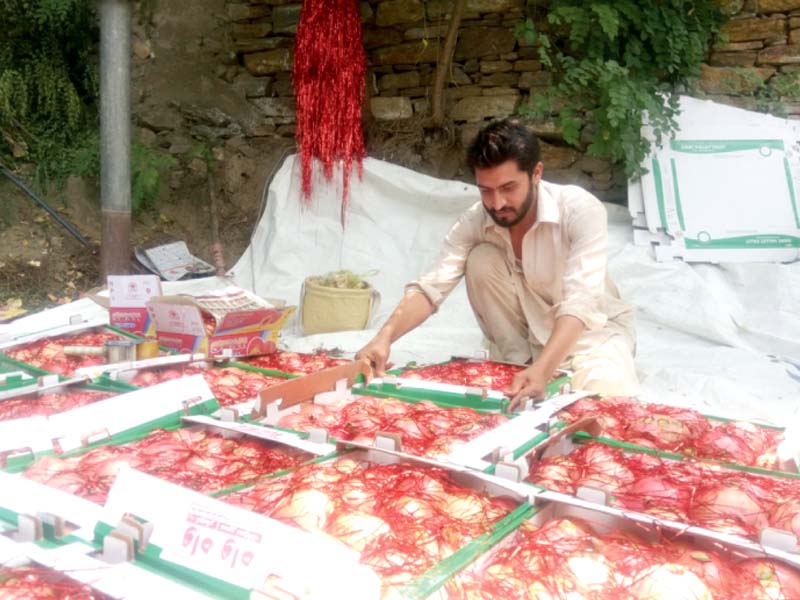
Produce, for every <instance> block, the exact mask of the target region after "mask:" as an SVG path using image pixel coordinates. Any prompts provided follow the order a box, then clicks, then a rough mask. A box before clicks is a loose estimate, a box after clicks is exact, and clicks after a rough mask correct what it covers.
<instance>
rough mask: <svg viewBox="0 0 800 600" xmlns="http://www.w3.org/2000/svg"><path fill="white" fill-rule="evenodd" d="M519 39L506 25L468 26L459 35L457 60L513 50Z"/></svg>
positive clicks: (456, 52)
mask: <svg viewBox="0 0 800 600" xmlns="http://www.w3.org/2000/svg"><path fill="white" fill-rule="evenodd" d="M516 43H517V40H516V38H515V37H514V32H513V31H512V30H511V29H506V28H505V27H467V28H465V29H462V30H461V32H460V33H459V35H458V43H457V45H456V51H455V55H454V56H455V60H459V61H460V60H464V59H467V58H481V57H483V56H494V55H500V54H505V53H507V52H511V51H512V50H513V49H514V46H515V45H516Z"/></svg>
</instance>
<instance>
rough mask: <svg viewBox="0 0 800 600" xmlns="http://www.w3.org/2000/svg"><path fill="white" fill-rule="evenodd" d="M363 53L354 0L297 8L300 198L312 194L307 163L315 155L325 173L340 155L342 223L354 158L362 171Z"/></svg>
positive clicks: (313, 1)
mask: <svg viewBox="0 0 800 600" xmlns="http://www.w3.org/2000/svg"><path fill="white" fill-rule="evenodd" d="M365 74H366V58H365V55H364V44H363V42H362V38H361V17H360V16H359V11H358V2H357V1H356V0H306V1H305V2H303V9H302V12H301V13H300V23H299V25H298V27H297V38H296V42H295V55H294V73H293V77H294V95H295V102H296V114H297V133H296V138H297V143H298V145H299V146H300V160H301V162H302V173H303V184H302V190H303V200H304V201H305V202H308V201H309V200H310V198H311V165H312V161H313V159H315V158H316V159H318V160H319V161H320V162H321V163H322V166H323V171H324V174H325V178H326V179H327V180H328V181H330V180H331V178H332V177H333V166H334V162H335V161H338V160H341V161H342V163H343V164H342V175H343V185H344V187H343V194H342V223H343V224H344V211H345V207H346V205H347V192H348V183H349V178H350V171H351V170H352V168H353V161H356V164H357V165H358V171H359V177H360V176H361V174H362V169H361V159H362V158H363V157H364V156H366V151H365V149H364V136H363V134H362V131H361V105H362V102H363V98H364V81H365Z"/></svg>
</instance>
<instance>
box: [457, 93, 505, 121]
mask: <svg viewBox="0 0 800 600" xmlns="http://www.w3.org/2000/svg"><path fill="white" fill-rule="evenodd" d="M518 101H519V97H518V96H512V95H508V96H475V97H468V98H462V99H461V100H459V101H458V102H457V103H456V105H455V106H454V107H453V110H452V112H451V117H452V118H453V120H454V121H473V122H474V121H482V120H483V119H484V118H487V117H492V118H501V117H508V116H510V115H512V114H514V111H515V110H516V108H517V102H518Z"/></svg>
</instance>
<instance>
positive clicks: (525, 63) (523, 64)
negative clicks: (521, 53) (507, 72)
mask: <svg viewBox="0 0 800 600" xmlns="http://www.w3.org/2000/svg"><path fill="white" fill-rule="evenodd" d="M514 70H515V71H520V72H523V71H541V70H542V63H541V62H540V61H538V60H518V61H516V62H515V63H514Z"/></svg>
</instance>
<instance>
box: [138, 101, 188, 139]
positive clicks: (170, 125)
mask: <svg viewBox="0 0 800 600" xmlns="http://www.w3.org/2000/svg"><path fill="white" fill-rule="evenodd" d="M136 121H137V122H138V123H139V125H141V126H142V127H147V128H148V129H152V130H153V131H155V132H156V133H158V132H159V131H172V130H173V129H178V128H180V126H181V125H182V124H183V117H181V115H180V114H178V113H177V111H175V110H173V109H172V108H168V107H164V106H150V107H147V108H145V109H144V110H143V111H142V112H140V113H139V114H138V116H137V119H136Z"/></svg>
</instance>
